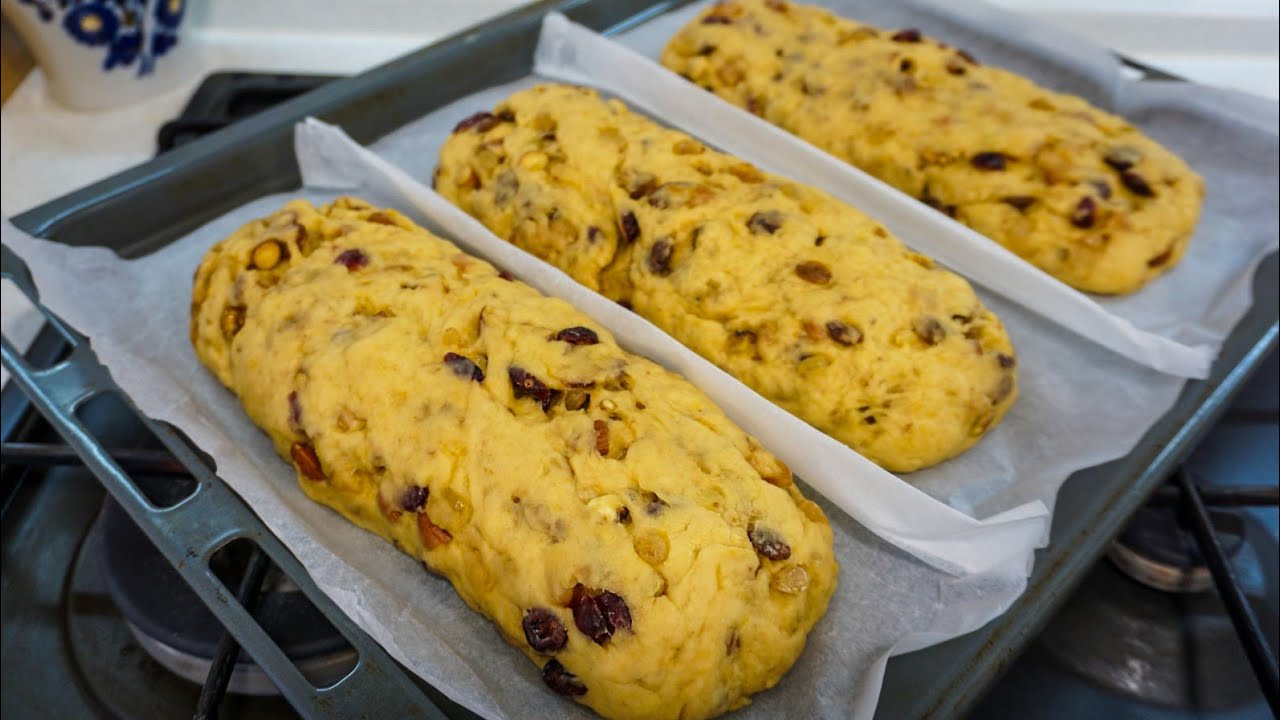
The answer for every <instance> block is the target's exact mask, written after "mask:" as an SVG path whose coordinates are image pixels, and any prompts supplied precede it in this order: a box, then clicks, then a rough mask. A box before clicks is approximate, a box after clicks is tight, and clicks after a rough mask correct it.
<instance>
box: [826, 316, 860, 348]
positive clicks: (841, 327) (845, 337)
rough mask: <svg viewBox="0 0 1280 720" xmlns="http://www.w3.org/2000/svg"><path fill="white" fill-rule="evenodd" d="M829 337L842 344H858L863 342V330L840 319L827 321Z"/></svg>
mask: <svg viewBox="0 0 1280 720" xmlns="http://www.w3.org/2000/svg"><path fill="white" fill-rule="evenodd" d="M827 337H830V338H831V339H832V340H834V341H836V342H837V343H839V344H841V345H857V344H858V343H860V342H862V331H860V330H858V328H856V327H853V326H852V325H845V324H844V323H842V322H840V321H838V320H832V321H831V322H829V323H827Z"/></svg>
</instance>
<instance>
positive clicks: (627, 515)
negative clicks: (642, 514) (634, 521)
mask: <svg viewBox="0 0 1280 720" xmlns="http://www.w3.org/2000/svg"><path fill="white" fill-rule="evenodd" d="M618 522H619V523H620V524H622V525H630V524H631V508H629V507H627V506H626V505H623V506H622V507H620V508H618Z"/></svg>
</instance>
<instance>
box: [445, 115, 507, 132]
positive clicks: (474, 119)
mask: <svg viewBox="0 0 1280 720" xmlns="http://www.w3.org/2000/svg"><path fill="white" fill-rule="evenodd" d="M498 122H500V121H499V120H498V118H496V117H494V116H493V114H492V113H488V112H484V111H481V112H478V113H476V114H475V115H472V116H471V117H469V118H465V119H463V120H462V122H460V123H458V124H457V125H454V126H453V131H454V132H456V133H459V132H462V131H463V130H470V129H471V128H475V131H476V132H478V133H482V132H486V131H487V130H489V129H490V128H492V127H493V126H495V125H497V124H498Z"/></svg>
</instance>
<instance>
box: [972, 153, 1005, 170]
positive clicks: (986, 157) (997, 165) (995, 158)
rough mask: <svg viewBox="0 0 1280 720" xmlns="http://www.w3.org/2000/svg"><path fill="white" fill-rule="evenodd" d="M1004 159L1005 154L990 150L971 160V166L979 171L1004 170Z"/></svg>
mask: <svg viewBox="0 0 1280 720" xmlns="http://www.w3.org/2000/svg"><path fill="white" fill-rule="evenodd" d="M1004 158H1005V156H1004V153H1001V152H996V151H994V150H988V151H986V152H980V153H978V154H977V155H974V156H973V157H972V158H971V159H970V160H969V164H970V165H973V166H974V167H976V168H978V169H979V170H1003V169H1004Z"/></svg>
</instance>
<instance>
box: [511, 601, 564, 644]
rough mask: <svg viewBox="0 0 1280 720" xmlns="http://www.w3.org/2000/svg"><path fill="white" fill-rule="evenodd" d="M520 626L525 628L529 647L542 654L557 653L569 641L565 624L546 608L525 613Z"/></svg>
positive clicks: (525, 636)
mask: <svg viewBox="0 0 1280 720" xmlns="http://www.w3.org/2000/svg"><path fill="white" fill-rule="evenodd" d="M520 624H521V626H523V627H524V639H525V640H526V641H528V643H529V647H531V648H533V649H534V650H536V651H537V652H540V653H551V652H555V651H557V650H559V649H560V648H562V647H564V644H565V643H566V642H568V640H569V633H568V631H566V630H565V629H564V623H561V622H560V618H558V617H556V614H555V613H553V612H551V611H550V610H548V609H546V608H533V609H531V610H527V611H525V614H524V620H523V621H521V623H520Z"/></svg>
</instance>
